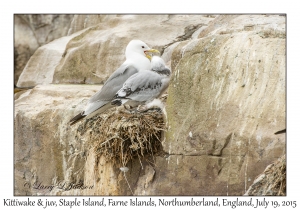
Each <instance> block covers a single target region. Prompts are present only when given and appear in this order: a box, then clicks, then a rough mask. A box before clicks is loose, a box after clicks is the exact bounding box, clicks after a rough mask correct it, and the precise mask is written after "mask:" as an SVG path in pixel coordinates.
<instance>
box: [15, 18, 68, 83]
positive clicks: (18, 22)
mask: <svg viewBox="0 0 300 210" xmlns="http://www.w3.org/2000/svg"><path fill="white" fill-rule="evenodd" d="M72 18H73V15H25V14H24V15H21V14H18V15H14V35H15V37H14V56H15V58H14V62H15V63H14V64H15V66H14V84H17V82H18V79H19V76H20V74H21V73H22V71H23V69H24V67H25V65H26V63H27V62H28V60H29V58H30V57H31V56H32V55H33V53H34V52H35V50H36V49H37V48H38V47H40V46H43V45H45V44H47V43H49V42H51V41H53V40H55V39H57V38H60V37H63V36H66V35H67V34H68V30H69V26H70V23H71V20H72Z"/></svg>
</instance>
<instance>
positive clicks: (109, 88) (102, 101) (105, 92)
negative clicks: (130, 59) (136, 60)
mask: <svg viewBox="0 0 300 210" xmlns="http://www.w3.org/2000/svg"><path fill="white" fill-rule="evenodd" d="M137 72H138V70H137V69H136V68H134V67H133V66H132V65H125V64H123V65H121V66H120V67H119V68H118V69H117V70H116V71H115V72H114V73H113V74H112V75H111V76H110V77H109V78H108V80H107V81H106V82H105V83H104V85H103V87H102V88H101V90H99V91H98V92H97V93H96V94H95V95H93V96H92V97H91V98H90V99H89V102H88V105H87V107H86V109H85V111H84V114H85V115H89V114H90V113H92V112H94V111H96V110H98V109H100V108H101V107H103V106H104V105H106V104H107V103H109V102H110V101H111V100H112V99H113V98H114V96H115V95H116V93H117V92H118V90H120V89H121V88H122V86H123V84H124V82H125V81H126V80H127V79H128V78H129V77H130V76H132V75H133V74H135V73H137ZM105 110H106V109H105Z"/></svg>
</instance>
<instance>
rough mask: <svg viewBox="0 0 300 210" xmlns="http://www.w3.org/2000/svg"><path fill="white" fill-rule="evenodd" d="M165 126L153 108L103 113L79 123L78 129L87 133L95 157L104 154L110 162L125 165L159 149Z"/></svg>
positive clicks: (159, 112) (160, 114) (158, 113)
mask: <svg viewBox="0 0 300 210" xmlns="http://www.w3.org/2000/svg"><path fill="white" fill-rule="evenodd" d="M164 129H165V123H164V119H163V114H162V112H161V111H157V110H152V111H148V112H145V113H136V114H131V113H127V112H119V113H116V112H110V113H108V114H102V115H99V116H97V117H94V118H92V119H90V120H88V121H86V122H85V123H83V124H82V125H80V126H79V127H78V130H77V131H78V132H80V133H81V135H83V134H84V135H89V136H88V137H89V139H90V140H91V142H93V151H94V152H95V154H96V157H97V158H99V157H100V156H101V155H103V156H104V157H105V158H106V160H107V161H112V162H113V164H118V165H119V166H126V164H127V163H128V162H129V161H130V160H132V159H133V158H139V159H140V160H141V158H143V157H145V156H148V155H151V156H153V155H154V154H156V153H157V152H159V151H160V150H161V134H162V131H163V130H164Z"/></svg>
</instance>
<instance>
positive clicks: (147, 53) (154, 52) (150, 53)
mask: <svg viewBox="0 0 300 210" xmlns="http://www.w3.org/2000/svg"><path fill="white" fill-rule="evenodd" d="M144 53H145V56H146V57H147V58H148V59H149V60H150V61H151V58H152V56H153V54H158V55H160V52H159V51H158V50H156V49H150V50H145V51H144Z"/></svg>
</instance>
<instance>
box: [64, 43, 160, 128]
mask: <svg viewBox="0 0 300 210" xmlns="http://www.w3.org/2000/svg"><path fill="white" fill-rule="evenodd" d="M147 53H159V51H157V50H155V49H150V48H149V47H148V46H147V45H146V44H145V43H144V42H142V41H140V40H132V41H130V42H129V44H128V45H127V47H126V51H125V56H126V61H125V62H124V63H123V64H122V65H121V66H120V67H119V68H118V69H117V70H116V71H115V72H114V73H113V74H112V75H111V76H110V77H109V78H108V80H107V81H106V82H105V83H104V85H103V87H102V88H101V90H99V91H98V92H97V93H96V94H95V95H93V96H92V97H91V98H90V99H89V101H88V104H87V106H86V108H85V110H84V111H82V112H81V113H79V114H78V115H76V116H75V117H73V118H72V119H71V120H70V125H73V124H75V123H76V122H78V121H79V120H81V119H83V118H84V117H87V118H91V117H93V116H95V115H96V114H99V113H102V112H104V111H106V110H107V109H109V108H112V107H114V106H116V105H112V104H111V101H112V100H113V99H114V96H115V95H116V93H117V92H118V90H120V89H121V88H122V86H123V84H124V82H125V81H126V80H127V79H128V78H129V77H130V76H132V75H134V74H136V73H138V72H140V71H144V70H148V71H149V69H150V68H151V64H150V60H149V59H151V56H149V54H147Z"/></svg>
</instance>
